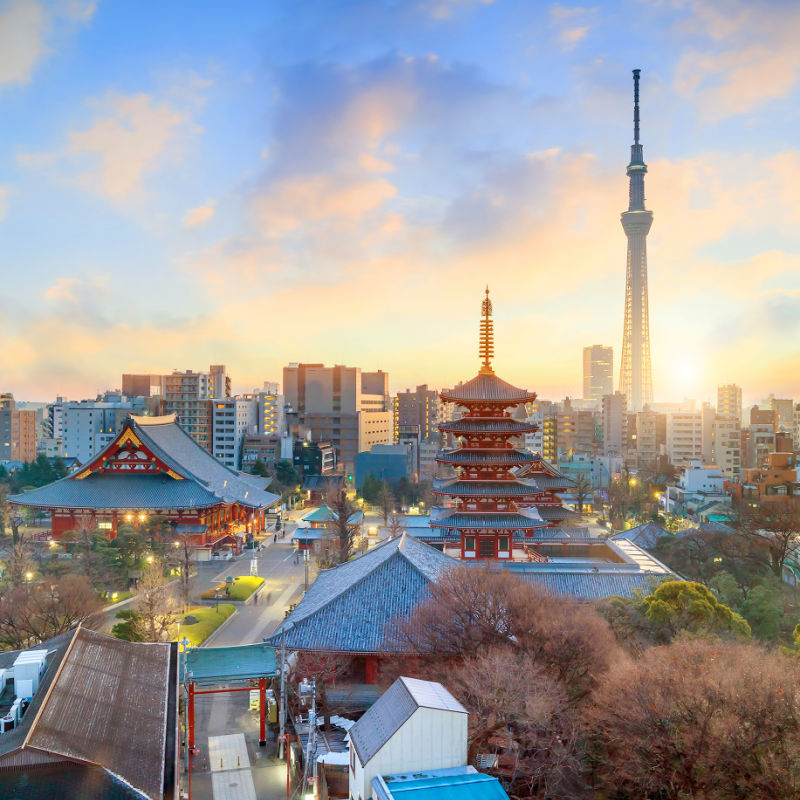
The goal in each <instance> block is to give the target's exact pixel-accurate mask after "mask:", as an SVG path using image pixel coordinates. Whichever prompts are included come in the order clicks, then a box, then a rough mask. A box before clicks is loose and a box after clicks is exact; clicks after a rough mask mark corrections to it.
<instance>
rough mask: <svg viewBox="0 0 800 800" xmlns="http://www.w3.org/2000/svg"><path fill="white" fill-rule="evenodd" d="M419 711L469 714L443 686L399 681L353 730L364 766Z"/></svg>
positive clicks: (352, 737) (408, 680)
mask: <svg viewBox="0 0 800 800" xmlns="http://www.w3.org/2000/svg"><path fill="white" fill-rule="evenodd" d="M418 708H434V709H440V710H442V711H453V712H455V713H459V714H466V713H467V710H466V709H465V708H464V707H463V706H462V705H461V703H459V702H458V700H456V699H455V697H453V695H451V694H450V692H448V691H447V689H445V688H444V686H442V684H441V683H435V682H434V681H421V680H417V679H416V678H404V677H401V678H398V679H397V680H396V681H395V682H394V683H393V684H392V685H391V686H390V687H389V688H388V689H387V690H386V691H385V692H384V693H383V694H382V695H381V696H380V697H379V698H378V700H377V701H376V702H375V703H374V704H373V705H372V706H371V707H370V709H369V710H368V711H367V713H366V714H364V716H363V717H361V719H359V720H358V721H357V722H356V724H355V725H353V727H352V728H350V741H351V742H352V744H353V745H354V746H355V749H356V752H357V753H358V757H359V760H360V761H361V763H362V765H366V764H367V763H369V761H371V760H372V758H373V757H374V756H375V754H376V753H378V751H380V749H381V748H382V747H383V746H384V745H385V744H386V743H387V742H388V741H389V739H391V738H392V736H394V734H395V733H397V731H398V730H399V729H400V728H401V727H402V726H403V725H404V724H405V723H406V722H407V721H408V720H409V719H410V718H411V715H412V714H413V713H414V712H415V711H416V710H417V709H418Z"/></svg>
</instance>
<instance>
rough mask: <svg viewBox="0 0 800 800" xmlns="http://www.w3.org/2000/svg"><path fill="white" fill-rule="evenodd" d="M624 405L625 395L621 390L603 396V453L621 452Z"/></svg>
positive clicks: (623, 432) (613, 453) (623, 436)
mask: <svg viewBox="0 0 800 800" xmlns="http://www.w3.org/2000/svg"><path fill="white" fill-rule="evenodd" d="M626 406H627V404H626V397H625V395H624V394H622V393H621V392H614V394H607V395H604V396H603V455H606V456H622V454H623V442H624V441H625V438H626V437H625V430H626V429H625V422H626V416H627V415H626Z"/></svg>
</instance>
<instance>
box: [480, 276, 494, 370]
mask: <svg viewBox="0 0 800 800" xmlns="http://www.w3.org/2000/svg"><path fill="white" fill-rule="evenodd" d="M479 341H480V345H479V347H478V355H479V356H480V357H481V358H482V359H483V364H482V365H481V372H480V374H481V375H494V370H493V369H492V356H493V355H494V322H493V321H492V301H491V300H490V299H489V286H488V285H487V286H486V297H484V298H483V302H482V303H481V330H480V337H479Z"/></svg>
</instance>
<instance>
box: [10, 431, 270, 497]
mask: <svg viewBox="0 0 800 800" xmlns="http://www.w3.org/2000/svg"><path fill="white" fill-rule="evenodd" d="M127 427H130V428H131V429H132V430H133V431H134V433H135V434H136V435H137V436H138V437H139V439H140V440H141V442H142V444H143V445H144V446H145V447H146V448H147V449H149V450H150V451H151V452H152V453H153V454H154V455H156V456H157V457H158V458H159V459H161V460H162V461H163V462H164V463H165V464H166V465H167V466H168V467H169V468H170V469H172V470H173V471H174V472H176V473H177V474H178V475H181V476H183V478H184V479H183V480H178V479H175V478H172V477H169V476H167V475H145V474H139V475H136V474H133V473H128V474H125V473H112V472H105V473H100V472H95V473H93V474H91V475H90V476H89V477H87V478H82V479H79V478H77V477H75V475H68V476H67V477H66V478H61V479H60V480H57V481H54V482H53V483H51V484H48V485H47V486H42V487H41V488H39V489H33V490H32V491H30V492H26V493H25V494H19V495H13V496H11V497H9V498H8V499H9V500H10V501H11V502H13V503H17V504H19V505H23V506H30V507H34V508H54V507H55V508H100V509H126V508H129V509H138V508H141V509H169V508H210V507H212V506H215V505H218V504H219V503H225V504H233V503H239V504H240V505H243V506H247V507H249V508H268V507H269V506H271V505H272V504H274V503H275V501H276V500H278V499H280V498H279V495H276V494H272V493H270V492H267V491H264V488H263V486H264V485H265V481H266V482H268V479H265V478H260V477H257V476H255V475H247V474H246V473H241V472H237V471H235V470H232V469H229V468H228V467H226V466H225V465H224V464H222V463H221V462H219V461H217V459H216V458H214V457H213V456H212V455H211V454H210V453H208V452H207V451H206V450H205V449H204V448H202V447H201V446H200V445H199V444H197V442H195V441H194V439H192V437H191V436H189V434H188V433H186V431H184V430H183V428H181V427H180V425H178V424H177V423H176V422H174V417H173V416H169V417H152V418H148V417H131V418H130V419H129V420H128V422H127ZM120 435H122V434H120ZM117 438H119V437H117ZM115 442H116V440H115ZM112 447H114V443H113V442H112V444H110V445H109V447H108V448H106V451H108V450H110V449H111V448H112ZM104 452H105V451H104ZM102 457H103V453H101V454H99V456H97V458H102ZM78 474H80V473H78Z"/></svg>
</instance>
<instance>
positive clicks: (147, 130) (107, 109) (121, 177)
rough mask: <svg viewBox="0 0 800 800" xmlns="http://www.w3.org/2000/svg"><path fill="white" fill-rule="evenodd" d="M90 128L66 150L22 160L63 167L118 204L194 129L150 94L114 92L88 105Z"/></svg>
mask: <svg viewBox="0 0 800 800" xmlns="http://www.w3.org/2000/svg"><path fill="white" fill-rule="evenodd" d="M91 105H92V107H93V109H94V111H95V115H94V117H93V119H92V121H91V123H90V125H89V127H88V128H85V129H84V130H78V131H73V132H72V133H70V134H69V136H68V139H67V143H66V145H65V146H64V147H62V148H60V149H58V150H55V151H52V152H48V153H28V154H24V155H22V156H21V157H20V162H21V163H22V164H24V165H28V166H32V167H36V166H51V167H52V166H53V165H59V166H63V167H64V169H66V170H67V172H68V174H71V175H73V176H74V177H75V178H76V179H77V180H78V182H79V183H80V184H81V185H82V186H84V187H85V188H87V189H90V190H92V191H96V192H98V193H100V194H104V195H107V196H108V197H110V198H112V199H115V200H120V199H124V198H126V197H129V196H131V195H134V194H138V193H141V192H142V190H143V181H144V178H145V176H146V175H147V174H148V173H150V172H152V171H154V170H156V169H157V168H159V167H161V166H163V165H164V163H165V161H166V159H165V155H166V154H167V151H168V148H169V147H170V146H171V145H173V144H174V143H175V142H176V141H177V139H178V138H179V136H180V135H182V134H183V135H185V134H188V133H191V132H195V131H197V128H196V126H193V125H192V124H191V121H190V119H189V117H188V116H187V114H186V113H184V112H183V111H180V110H178V109H177V108H175V107H174V106H172V105H170V104H169V103H166V102H159V101H158V100H156V99H155V98H154V97H152V96H150V95H148V94H144V93H141V94H134V95H123V94H118V93H112V94H110V95H108V96H106V97H105V98H104V99H102V100H95V101H93V102H92V104H91Z"/></svg>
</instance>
